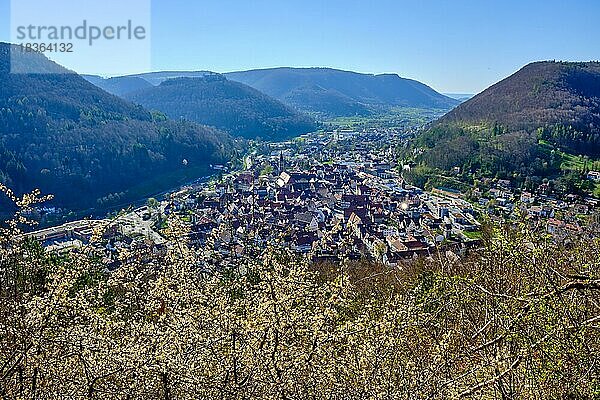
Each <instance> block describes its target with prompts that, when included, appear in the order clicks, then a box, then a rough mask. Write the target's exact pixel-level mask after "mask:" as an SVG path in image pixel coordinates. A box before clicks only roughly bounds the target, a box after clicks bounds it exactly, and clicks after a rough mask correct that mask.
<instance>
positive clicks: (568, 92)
mask: <svg viewBox="0 0 600 400" xmlns="http://www.w3.org/2000/svg"><path fill="white" fill-rule="evenodd" d="M481 122H483V123H496V124H499V125H502V126H504V127H506V128H508V129H511V130H515V129H536V128H539V127H544V126H549V125H564V126H570V127H572V128H574V129H576V130H577V131H579V132H581V133H586V134H589V135H590V137H589V138H587V139H586V141H589V142H591V143H593V144H594V145H596V146H598V145H600V141H599V140H598V139H599V137H598V134H600V63H597V62H590V63H567V62H536V63H532V64H529V65H527V66H525V67H523V68H522V69H521V70H520V71H518V72H516V73H515V74H513V75H512V76H510V77H508V78H506V79H504V80H502V81H500V82H499V83H497V84H495V85H493V86H492V87H490V88H489V89H487V90H485V91H484V92H482V93H480V94H479V95H477V96H475V97H474V98H472V99H471V100H469V101H467V102H465V103H463V104H461V105H460V106H458V107H457V108H455V109H454V110H452V111H451V112H449V113H448V114H447V115H446V116H444V117H443V118H441V119H440V121H439V122H438V124H445V123H460V124H465V123H466V124H478V123H481ZM594 135H595V137H594Z"/></svg>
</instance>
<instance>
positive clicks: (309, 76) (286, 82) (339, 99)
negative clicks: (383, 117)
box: [226, 68, 458, 116]
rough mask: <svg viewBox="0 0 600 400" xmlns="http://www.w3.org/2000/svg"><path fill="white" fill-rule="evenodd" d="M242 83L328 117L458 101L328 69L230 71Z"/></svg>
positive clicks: (394, 78)
mask: <svg viewBox="0 0 600 400" xmlns="http://www.w3.org/2000/svg"><path fill="white" fill-rule="evenodd" d="M226 76H227V78H228V79H231V80H234V81H239V82H242V83H245V84H247V85H249V86H252V87H254V88H255V89H258V90H260V91H261V92H263V93H266V94H268V95H270V96H273V97H275V98H276V99H279V100H281V101H283V102H284V103H286V104H288V105H291V106H293V107H296V108H298V109H301V110H305V111H309V112H316V113H324V114H327V115H329V116H349V115H366V114H370V113H372V112H378V111H381V109H388V108H390V107H398V106H400V107H418V108H446V109H449V108H452V107H454V106H455V105H457V104H458V101H456V100H454V99H451V98H449V97H446V96H444V95H442V94H440V93H438V92H436V91H435V90H433V89H432V88H430V87H429V86H427V85H424V84H422V83H420V82H418V81H415V80H411V79H405V78H401V77H399V76H398V75H395V74H383V75H369V74H360V73H356V72H349V71H340V70H335V69H330V68H273V69H262V70H251V71H242V72H232V73H228V74H226Z"/></svg>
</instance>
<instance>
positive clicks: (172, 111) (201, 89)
mask: <svg viewBox="0 0 600 400" xmlns="http://www.w3.org/2000/svg"><path fill="white" fill-rule="evenodd" d="M126 98H127V99H129V100H131V101H133V102H134V103H139V104H141V105H143V106H145V107H147V108H149V109H155V110H160V111H162V112H164V113H165V114H167V115H168V116H169V117H171V118H185V119H188V120H191V121H195V122H198V123H201V124H205V125H211V126H215V127H217V128H219V129H223V130H225V131H228V132H230V133H231V134H233V135H236V136H242V137H245V138H257V137H260V138H265V139H287V138H290V137H293V136H298V135H300V134H303V133H307V132H311V131H313V130H315V129H316V125H315V124H314V122H313V121H312V120H311V119H310V118H308V117H307V116H304V115H301V114H299V113H298V112H296V111H294V110H292V109H290V108H288V107H287V106H285V105H284V104H282V103H281V102H279V101H277V100H275V99H272V98H270V97H269V96H267V95H265V94H263V93H260V92H259V91H257V90H255V89H253V88H251V87H249V86H246V85H244V84H241V83H238V82H232V81H229V80H227V79H225V78H224V77H223V76H222V75H208V76H205V77H200V78H176V79H170V80H167V81H164V82H163V83H161V84H160V85H159V86H156V87H151V88H148V89H144V90H141V91H137V92H135V93H131V94H129V95H127V96H126Z"/></svg>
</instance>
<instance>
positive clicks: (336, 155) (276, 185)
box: [30, 130, 598, 267]
mask: <svg viewBox="0 0 600 400" xmlns="http://www.w3.org/2000/svg"><path fill="white" fill-rule="evenodd" d="M357 135H358V134H357V133H356V132H352V131H337V132H333V133H314V134H310V135H305V136H303V137H301V138H299V139H298V140H295V141H291V142H282V143H271V144H268V145H266V146H265V145H264V144H262V145H261V148H260V149H254V151H253V152H251V154H250V155H248V156H247V157H246V158H245V162H244V165H245V167H244V170H242V171H236V172H232V173H227V171H226V170H224V169H218V170H217V171H216V172H217V173H218V175H219V176H218V177H216V178H215V179H213V180H212V181H209V182H205V181H201V182H196V183H195V184H194V185H192V186H186V187H183V188H181V189H180V190H179V191H177V192H175V193H171V194H169V195H168V196H166V197H165V198H164V199H163V200H162V201H153V202H152V204H150V203H149V204H148V205H147V206H144V207H140V208H138V209H136V210H133V211H129V212H126V213H122V214H121V215H120V216H119V217H118V218H117V219H115V220H112V221H106V220H103V221H79V222H76V223H72V224H67V225H63V226H61V227H57V228H51V229H47V230H42V231H37V232H34V233H32V234H30V235H31V236H33V237H35V238H36V239H37V240H38V241H40V242H41V243H42V244H44V246H45V247H46V248H47V249H48V250H50V251H59V252H60V251H65V250H67V249H72V248H78V247H82V246H83V245H84V244H86V243H89V240H90V238H91V236H92V232H93V230H94V229H97V227H98V226H102V227H104V230H103V233H102V239H101V240H100V242H99V244H97V245H96V246H97V248H98V249H99V250H101V252H102V254H103V257H104V259H105V261H106V263H107V264H109V265H110V266H111V267H116V266H117V265H118V261H117V260H118V259H119V257H120V256H119V254H122V253H123V252H126V254H128V257H129V258H133V259H136V260H140V261H145V260H149V259H151V258H152V257H155V256H156V255H160V254H164V253H165V251H166V249H167V248H168V247H169V246H173V245H174V243H173V242H172V241H169V240H167V239H165V237H166V235H165V231H164V230H165V226H166V223H165V221H167V220H168V219H169V218H171V219H172V218H173V217H175V218H176V219H177V221H179V222H180V223H181V224H182V225H183V229H182V232H180V236H178V238H177V240H185V241H186V242H187V243H188V244H189V245H191V246H192V248H196V249H198V251H201V252H206V251H210V252H212V253H213V254H220V256H221V259H222V260H227V259H229V260H230V261H231V260H233V259H237V257H242V256H249V257H251V256H253V254H256V250H257V249H258V250H260V249H264V248H265V247H266V246H268V245H272V244H277V245H279V246H284V247H287V248H290V249H293V250H294V251H296V252H298V253H302V254H305V255H306V256H308V257H309V258H310V259H311V260H313V261H316V262H319V261H339V260H341V259H346V258H350V259H359V258H368V259H371V260H377V261H380V262H382V263H385V264H387V265H391V266H393V265H397V264H398V263H399V262H401V261H402V260H405V259H410V258H414V257H418V256H427V255H431V254H432V253H434V252H437V251H439V250H440V249H443V250H444V251H445V252H446V253H448V252H451V253H454V254H460V253H462V252H463V251H464V250H466V249H468V248H469V247H473V246H478V245H479V243H480V240H481V232H480V231H481V224H480V222H479V220H480V218H479V217H480V215H483V214H487V215H489V216H491V217H492V219H493V218H498V219H504V220H505V219H506V217H510V216H515V215H516V214H517V213H519V214H520V215H523V214H525V215H527V216H528V217H529V218H530V219H532V220H535V221H542V223H543V225H544V229H545V230H546V231H547V232H548V233H550V234H552V235H555V236H558V237H566V236H568V235H571V234H574V233H575V234H577V233H580V232H581V230H582V226H581V224H580V219H581V216H582V215H583V216H585V215H591V214H592V213H593V211H594V210H595V209H596V208H597V206H598V202H597V200H595V199H591V198H588V199H580V198H577V197H576V196H575V197H570V198H566V199H556V198H554V197H551V196H549V195H547V194H545V193H544V190H543V188H539V190H537V191H534V192H527V191H520V190H517V189H515V188H513V187H512V186H511V182H510V181H507V180H488V181H486V182H482V185H481V187H480V188H474V189H473V190H472V191H471V192H470V193H469V194H468V195H466V194H463V193H461V192H459V191H457V190H454V189H451V188H443V187H440V188H435V189H433V190H432V191H431V192H424V191H423V190H422V189H420V188H417V187H414V186H410V185H408V184H407V183H406V182H405V181H404V180H403V178H402V175H401V171H400V168H398V165H397V164H396V162H395V161H394V158H395V157H394V151H393V150H394V148H395V147H396V146H402V145H404V144H405V143H406V139H407V137H408V136H409V134H407V135H405V136H403V135H400V134H398V132H392V133H390V132H385V131H384V132H378V131H376V130H375V131H369V132H361V133H360V140H358V138H357ZM224 174H225V175H224ZM590 179H593V178H590ZM482 188H485V189H482ZM121 258H122V257H121Z"/></svg>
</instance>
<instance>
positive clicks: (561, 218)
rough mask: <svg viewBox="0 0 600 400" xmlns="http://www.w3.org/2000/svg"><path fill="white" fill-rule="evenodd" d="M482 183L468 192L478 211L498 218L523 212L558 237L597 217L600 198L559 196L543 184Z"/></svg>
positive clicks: (564, 235) (505, 181) (521, 214)
mask: <svg viewBox="0 0 600 400" xmlns="http://www.w3.org/2000/svg"><path fill="white" fill-rule="evenodd" d="M482 184H483V185H482V186H484V187H486V188H487V189H486V190H481V189H475V190H473V191H472V194H471V197H472V198H473V201H474V202H476V203H477V205H478V206H479V207H480V211H481V212H483V213H487V214H489V215H491V216H496V217H497V218H498V219H500V220H505V219H506V218H510V217H515V216H519V217H520V216H523V215H525V216H527V217H528V218H529V219H530V220H531V221H532V222H533V223H536V224H537V225H539V224H540V223H541V224H542V225H543V226H544V228H545V230H546V232H547V233H549V234H551V235H553V236H555V237H557V238H559V239H561V238H566V237H568V236H570V235H577V234H581V233H583V231H584V226H588V225H590V223H595V221H594V219H597V215H598V211H597V210H598V206H600V201H599V200H598V199H595V198H593V197H581V196H578V195H575V194H566V195H564V196H560V197H559V196H557V195H555V194H551V193H549V191H548V188H547V187H546V184H544V183H542V184H541V185H539V186H538V187H537V188H536V189H535V190H531V191H527V190H521V189H517V188H514V187H513V186H512V184H511V182H510V181H508V180H503V179H499V180H492V179H489V180H486V181H485V182H482ZM460 196H461V197H462V194H461V195H460Z"/></svg>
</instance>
